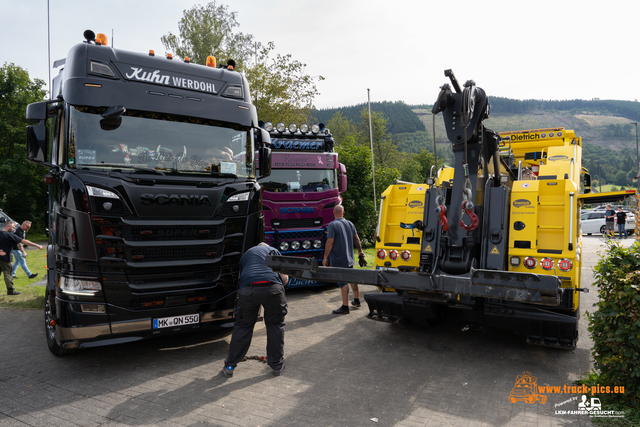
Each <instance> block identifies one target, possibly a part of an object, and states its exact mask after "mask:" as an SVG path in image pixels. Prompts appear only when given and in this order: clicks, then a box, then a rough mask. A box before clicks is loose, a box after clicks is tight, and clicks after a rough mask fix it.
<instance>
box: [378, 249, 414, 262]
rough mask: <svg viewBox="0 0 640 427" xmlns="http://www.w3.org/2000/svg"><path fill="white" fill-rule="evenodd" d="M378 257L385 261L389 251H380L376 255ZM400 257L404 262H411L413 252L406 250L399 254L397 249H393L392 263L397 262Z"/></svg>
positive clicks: (390, 255) (390, 257) (391, 251)
mask: <svg viewBox="0 0 640 427" xmlns="http://www.w3.org/2000/svg"><path fill="white" fill-rule="evenodd" d="M376 255H377V256H378V258H379V259H385V258H386V257H387V251H385V250H384V249H378V252H377V253H376ZM398 256H400V258H402V260H403V261H409V260H410V259H411V252H409V251H408V250H406V249H405V250H404V251H402V252H398V251H397V250H395V249H391V250H390V251H389V259H391V260H392V261H395V260H397V259H398Z"/></svg>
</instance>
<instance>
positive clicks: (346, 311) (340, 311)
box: [332, 305, 349, 314]
mask: <svg viewBox="0 0 640 427" xmlns="http://www.w3.org/2000/svg"><path fill="white" fill-rule="evenodd" d="M332 313H333V314H349V307H347V306H346V305H343V306H341V307H340V308H339V309H337V310H333V311H332Z"/></svg>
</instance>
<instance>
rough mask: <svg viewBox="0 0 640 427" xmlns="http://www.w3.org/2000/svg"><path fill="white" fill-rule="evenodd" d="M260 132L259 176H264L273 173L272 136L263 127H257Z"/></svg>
mask: <svg viewBox="0 0 640 427" xmlns="http://www.w3.org/2000/svg"><path fill="white" fill-rule="evenodd" d="M256 130H258V131H259V133H258V144H259V147H260V148H259V149H258V178H264V177H265V176H269V175H270V174H271V148H269V146H270V145H271V136H269V132H267V131H266V130H264V129H262V128H258V129H256Z"/></svg>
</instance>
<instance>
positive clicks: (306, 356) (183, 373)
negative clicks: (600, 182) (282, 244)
mask: <svg viewBox="0 0 640 427" xmlns="http://www.w3.org/2000/svg"><path fill="white" fill-rule="evenodd" d="M632 241H633V240H632V239H631V238H630V239H628V240H626V241H625V242H624V244H625V245H629V244H631V243H632ZM601 243H602V242H601V239H600V238H599V236H585V238H584V253H583V257H584V258H583V259H584V267H583V272H582V282H583V283H582V285H583V287H590V288H591V293H589V294H582V300H581V307H582V308H581V311H582V312H584V310H585V309H591V306H592V305H593V303H594V302H595V301H597V291H596V289H595V288H594V287H593V286H591V284H592V282H593V279H592V269H591V268H592V266H593V265H594V264H595V263H596V262H597V260H598V254H597V251H598V250H599V249H601V248H600V245H601ZM361 290H363V291H366V292H375V291H376V290H375V288H373V287H365V286H361ZM287 298H288V302H289V314H288V316H287V319H286V320H287V327H286V335H285V357H286V371H285V373H284V375H282V376H281V377H274V376H272V375H271V370H270V369H269V367H268V366H267V365H266V364H263V363H261V362H259V361H257V360H248V361H246V362H243V363H240V364H239V365H238V368H237V369H236V372H235V375H234V376H233V377H232V378H225V377H223V376H222V374H221V368H222V366H223V361H224V358H225V356H226V353H227V349H228V344H229V339H230V337H231V335H230V331H218V332H207V333H197V334H189V335H182V336H174V337H170V338H166V339H153V340H147V341H140V342H135V343H129V344H122V345H116V346H107V347H99V348H93V349H88V350H85V351H82V352H79V353H77V354H72V355H69V356H65V357H62V358H58V357H55V356H53V355H52V354H51V353H49V350H48V349H47V345H46V341H45V335H44V334H45V332H44V322H43V313H42V312H41V311H39V310H37V311H36V310H14V309H0V355H1V360H2V363H1V364H0V426H25V425H29V426H70V425H71V426H72V425H80V426H112V425H113V426H115V425H134V426H137V425H141V426H155V425H158V426H169V425H170V426H175V425H178V426H180V425H184V426H203V425H204V426H374V425H376V426H407V427H409V426H429V427H431V426H591V425H592V424H591V422H590V419H589V417H588V416H587V415H559V414H557V413H556V411H557V410H558V409H568V410H575V409H576V407H577V403H576V401H572V402H569V403H563V402H567V400H569V399H571V398H572V397H573V396H574V395H571V394H548V395H547V397H548V400H547V402H546V403H545V404H541V403H534V404H529V403H525V402H516V403H513V404H512V403H509V400H508V396H509V392H510V390H511V388H512V387H513V386H514V383H515V379H516V377H517V375H520V374H522V373H523V372H526V371H528V372H531V374H532V375H535V376H537V377H538V384H541V385H552V386H562V385H565V384H566V385H572V384H573V382H574V381H575V380H576V379H578V378H579V377H580V376H581V375H583V374H584V373H586V372H588V371H589V370H590V369H591V368H592V360H591V355H590V348H591V341H590V339H589V337H588V333H587V329H586V328H587V322H586V320H585V319H582V321H581V324H580V334H581V337H580V341H579V343H578V347H577V348H576V350H575V351H566V350H557V349H549V348H542V347H534V346H529V345H527V344H526V343H525V341H524V338H522V337H518V336H515V335H513V334H512V333H510V332H504V331H499V330H492V329H487V328H484V327H482V326H478V325H470V324H464V323H457V322H450V323H446V324H444V325H439V326H436V327H433V328H427V327H423V328H421V327H416V326H402V325H399V324H386V323H380V322H374V321H371V320H368V319H365V317H364V316H365V314H366V313H367V311H368V310H367V308H366V304H364V303H363V306H362V308H361V309H360V310H353V311H352V312H351V313H350V314H348V315H334V314H331V310H333V309H335V308H337V307H339V305H340V292H339V290H338V289H337V288H334V287H325V288H309V289H298V290H292V291H288V293H287ZM361 299H362V297H361ZM265 347H266V336H265V329H264V326H263V325H262V324H260V325H257V326H256V331H255V334H254V339H253V344H252V347H251V350H250V351H249V355H250V356H260V355H264V354H265ZM576 397H578V396H576ZM603 409H604V408H603Z"/></svg>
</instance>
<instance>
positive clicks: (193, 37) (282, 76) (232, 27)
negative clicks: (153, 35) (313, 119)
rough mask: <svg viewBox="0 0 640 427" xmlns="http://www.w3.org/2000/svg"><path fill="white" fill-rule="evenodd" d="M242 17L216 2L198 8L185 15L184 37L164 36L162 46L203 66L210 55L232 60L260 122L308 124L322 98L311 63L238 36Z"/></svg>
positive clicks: (250, 37)
mask: <svg viewBox="0 0 640 427" xmlns="http://www.w3.org/2000/svg"><path fill="white" fill-rule="evenodd" d="M237 15H238V13H237V12H230V11H229V7H228V6H226V5H223V4H218V3H216V2H215V1H213V2H210V3H208V4H207V5H206V6H200V5H197V6H193V7H192V8H191V9H189V10H185V11H184V13H183V17H182V19H181V20H180V22H179V23H178V28H179V34H178V35H175V34H172V33H168V34H166V35H164V36H162V38H161V41H162V44H163V45H164V46H165V47H166V48H167V49H168V50H171V51H173V52H175V54H176V55H177V56H180V57H187V56H188V57H189V59H190V60H191V62H194V63H197V64H201V65H203V64H205V63H206V60H207V57H208V56H210V55H211V56H214V57H215V58H216V59H217V62H218V64H226V63H227V61H228V60H229V59H233V60H234V61H235V62H236V67H235V70H237V71H243V72H245V73H246V76H247V80H248V81H249V86H250V88H251V99H252V101H253V104H254V105H255V106H256V109H257V112H258V118H259V119H260V120H263V121H272V122H279V121H283V122H285V123H286V124H288V123H298V124H299V123H301V122H304V121H306V120H307V118H308V117H309V116H310V114H309V113H310V112H311V110H312V109H313V108H314V106H313V100H314V98H315V96H316V95H318V94H319V92H318V90H317V88H316V85H315V79H314V78H313V77H310V76H308V75H306V74H305V73H304V70H305V67H306V64H303V63H301V62H299V61H297V60H295V59H293V57H292V56H291V55H290V54H288V55H281V54H275V53H274V49H275V45H274V44H273V42H269V43H267V44H266V45H263V44H262V43H259V42H257V41H255V40H254V36H253V35H251V34H244V33H241V32H237V27H239V25H240V24H239V23H238V21H237ZM254 55H255V59H256V61H255V64H254V63H253V62H254V61H252V58H253V57H254ZM319 78H320V79H321V80H324V78H323V77H322V76H320V77H319Z"/></svg>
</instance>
